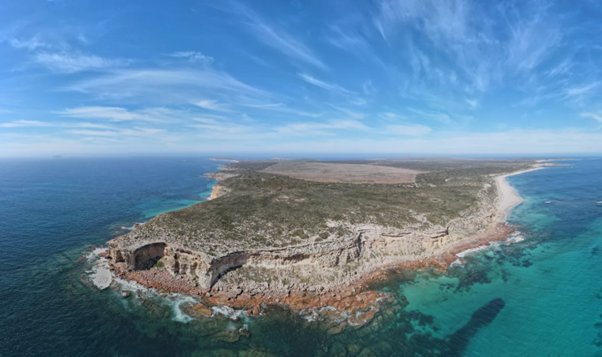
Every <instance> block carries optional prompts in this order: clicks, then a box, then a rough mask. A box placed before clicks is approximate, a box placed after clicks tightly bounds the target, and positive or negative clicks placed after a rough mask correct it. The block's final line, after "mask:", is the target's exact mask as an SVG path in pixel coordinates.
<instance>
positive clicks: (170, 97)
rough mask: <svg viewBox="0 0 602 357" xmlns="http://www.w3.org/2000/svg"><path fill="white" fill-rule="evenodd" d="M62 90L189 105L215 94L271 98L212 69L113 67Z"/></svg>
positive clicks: (226, 98) (231, 99) (232, 98)
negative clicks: (114, 68)
mask: <svg viewBox="0 0 602 357" xmlns="http://www.w3.org/2000/svg"><path fill="white" fill-rule="evenodd" d="M65 90H69V91H78V92H84V93H90V94H93V95H94V96H96V97H98V98H99V99H122V100H124V99H128V100H131V101H142V102H144V103H147V102H148V101H155V102H159V103H171V104H184V103H190V104H192V103H196V102H198V101H199V97H201V98H203V97H218V98H219V99H224V101H225V102H237V101H239V102H248V101H263V102H265V101H266V100H269V99H271V98H272V97H273V96H272V95H271V94H270V93H268V92H266V91H264V90H262V89H258V88H255V87H253V86H250V85H248V84H245V83H243V82H241V81H239V80H237V79H235V78H234V77H232V76H230V75H229V74H228V73H225V72H222V71H218V70H215V69H212V68H202V69H173V70H163V69H120V70H113V71H110V72H108V73H105V74H102V75H100V76H97V77H94V78H91V79H86V80H82V81H79V82H77V83H75V84H72V85H70V86H68V87H66V88H65Z"/></svg>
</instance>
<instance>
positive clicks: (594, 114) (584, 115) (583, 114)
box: [581, 112, 602, 123]
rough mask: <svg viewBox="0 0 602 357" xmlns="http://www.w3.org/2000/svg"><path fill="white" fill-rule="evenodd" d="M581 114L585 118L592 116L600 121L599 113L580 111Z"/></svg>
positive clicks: (601, 119) (601, 120) (601, 116)
mask: <svg viewBox="0 0 602 357" xmlns="http://www.w3.org/2000/svg"><path fill="white" fill-rule="evenodd" d="M581 116H582V117H585V118H592V119H595V120H597V121H599V122H600V123H602V115H600V114H597V113H591V112H583V113H581Z"/></svg>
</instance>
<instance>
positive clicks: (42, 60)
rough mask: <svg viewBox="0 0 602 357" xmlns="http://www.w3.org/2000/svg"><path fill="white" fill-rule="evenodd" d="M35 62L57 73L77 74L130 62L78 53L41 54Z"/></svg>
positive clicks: (122, 65) (37, 55)
mask: <svg viewBox="0 0 602 357" xmlns="http://www.w3.org/2000/svg"><path fill="white" fill-rule="evenodd" d="M34 62H36V63H38V64H40V65H42V66H44V67H46V68H48V69H49V70H51V71H52V72H55V73H75V72H82V71H99V70H107V69H112V68H119V67H124V66H127V65H128V64H129V62H128V61H124V60H120V59H108V58H103V57H99V56H94V55H82V54H78V53H67V52H61V53H48V52H41V53H38V54H36V55H35V56H34Z"/></svg>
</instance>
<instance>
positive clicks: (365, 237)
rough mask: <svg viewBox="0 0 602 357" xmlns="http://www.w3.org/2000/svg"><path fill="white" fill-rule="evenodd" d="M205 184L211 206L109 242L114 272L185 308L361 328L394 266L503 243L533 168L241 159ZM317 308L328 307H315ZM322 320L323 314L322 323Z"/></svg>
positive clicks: (172, 215) (458, 162)
mask: <svg viewBox="0 0 602 357" xmlns="http://www.w3.org/2000/svg"><path fill="white" fill-rule="evenodd" d="M212 160H216V161H228V162H229V163H228V164H225V165H224V166H222V167H221V171H218V172H215V173H212V174H208V175H206V176H207V177H211V178H214V179H216V180H217V181H218V182H217V183H216V184H215V186H214V187H213V192H212V194H211V199H210V200H209V201H206V202H202V203H199V204H196V205H194V206H191V207H188V208H185V209H181V210H178V211H174V212H168V213H163V214H161V215H159V216H157V217H155V218H154V219H152V220H151V221H149V222H148V223H146V224H144V225H141V226H139V227H137V228H136V229H134V230H133V231H132V232H130V233H128V234H125V235H123V236H120V237H117V238H115V239H113V240H111V241H109V242H108V246H109V251H108V253H107V256H108V258H109V261H110V269H111V270H113V271H114V273H115V274H116V275H117V276H119V277H122V278H125V279H128V280H134V281H137V282H139V283H141V284H143V285H145V286H148V287H154V288H157V289H160V290H164V291H171V292H181V293H186V294H193V295H199V296H201V297H202V302H201V303H198V304H196V305H194V306H193V307H191V308H190V309H189V311H187V313H188V314H190V315H191V316H204V315H207V316H208V315H210V314H211V311H212V310H211V309H210V308H211V307H212V306H215V305H227V306H230V307H233V308H236V309H244V310H247V313H248V314H249V315H258V314H260V313H261V311H262V309H264V308H266V307H267V306H270V305H273V304H276V305H280V306H284V307H286V308H289V309H291V310H292V311H296V312H299V311H301V312H303V311H305V312H306V313H308V314H312V313H318V312H319V311H326V310H324V309H328V311H329V313H328V317H329V318H331V319H332V320H334V321H339V322H340V321H344V323H338V324H337V325H336V326H335V327H333V328H341V329H342V328H344V327H345V326H361V325H363V324H365V323H366V322H368V321H370V319H371V318H372V317H373V316H374V313H375V312H377V311H378V310H379V307H380V305H381V304H383V303H387V302H388V301H390V299H392V297H391V295H390V294H388V293H386V292H379V291H375V290H374V289H369V286H370V284H372V283H373V282H375V281H378V280H379V279H383V278H384V277H386V276H387V272H388V270H389V269H391V268H399V267H405V268H422V267H432V268H434V269H436V270H437V269H438V270H445V269H447V267H448V266H449V265H450V264H451V263H453V262H454V261H457V260H459V259H461V256H462V255H461V252H463V251H467V250H471V249H479V247H482V246H487V245H488V244H489V242H491V241H494V240H505V239H507V237H508V235H509V233H510V232H511V231H512V230H513V227H512V226H511V225H509V224H507V223H506V218H507V216H508V214H509V212H510V211H511V210H512V208H513V207H515V206H516V205H518V204H520V203H521V202H522V199H521V197H520V196H518V194H517V193H516V191H515V190H514V189H513V188H512V187H511V186H510V185H509V184H508V183H507V181H506V180H505V178H506V177H507V176H508V175H513V174H520V173H522V172H527V171H530V170H536V169H539V168H541V167H543V166H549V165H556V164H554V163H548V162H547V160H532V159H509V160H497V159H496V160H493V159H435V158H429V159H375V160H341V161H319V160H310V159H303V160H288V159H271V160H236V159H232V158H214V159H212ZM320 309H322V310H320ZM321 316H324V314H322V315H321Z"/></svg>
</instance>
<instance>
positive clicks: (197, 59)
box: [170, 51, 213, 65]
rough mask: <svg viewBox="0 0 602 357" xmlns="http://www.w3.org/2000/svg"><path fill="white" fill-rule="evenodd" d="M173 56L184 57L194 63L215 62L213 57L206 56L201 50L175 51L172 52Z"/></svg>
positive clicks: (205, 63)
mask: <svg viewBox="0 0 602 357" xmlns="http://www.w3.org/2000/svg"><path fill="white" fill-rule="evenodd" d="M170 56H171V57H175V58H182V59H185V60H187V61H189V62H192V63H201V64H204V65H210V64H211V63H213V57H210V56H206V55H204V54H202V53H201V52H194V51H182V52H174V53H172V54H170Z"/></svg>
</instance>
